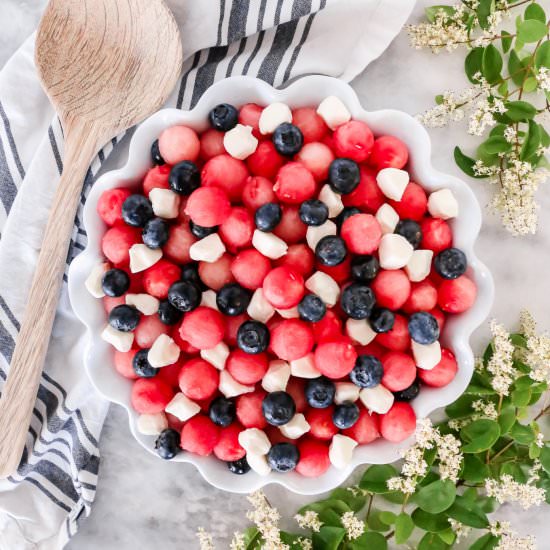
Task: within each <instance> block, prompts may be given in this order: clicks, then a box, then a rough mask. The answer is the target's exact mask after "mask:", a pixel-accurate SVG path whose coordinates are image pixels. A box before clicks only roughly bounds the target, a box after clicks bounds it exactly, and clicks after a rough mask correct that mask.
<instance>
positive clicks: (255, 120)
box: [239, 103, 264, 138]
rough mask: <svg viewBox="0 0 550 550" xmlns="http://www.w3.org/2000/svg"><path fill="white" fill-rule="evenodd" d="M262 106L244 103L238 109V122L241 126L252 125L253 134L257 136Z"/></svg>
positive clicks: (258, 135) (258, 134) (259, 135)
mask: <svg viewBox="0 0 550 550" xmlns="http://www.w3.org/2000/svg"><path fill="white" fill-rule="evenodd" d="M263 110H264V108H263V107H261V106H260V105H256V103H246V104H245V105H243V106H242V107H241V108H240V110H239V124H242V125H243V126H252V128H253V134H254V135H255V136H256V137H257V138H259V137H261V134H260V116H261V114H262V111H263Z"/></svg>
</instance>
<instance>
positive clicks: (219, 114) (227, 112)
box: [208, 103, 239, 132]
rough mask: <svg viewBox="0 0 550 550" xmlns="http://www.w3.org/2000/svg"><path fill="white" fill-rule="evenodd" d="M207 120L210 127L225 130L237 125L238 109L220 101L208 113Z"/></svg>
mask: <svg viewBox="0 0 550 550" xmlns="http://www.w3.org/2000/svg"><path fill="white" fill-rule="evenodd" d="M208 120H209V121H210V126H212V128H214V129H216V130H220V131H221V132H227V131H229V130H231V128H235V126H237V122H239V111H237V109H236V108H235V107H233V105H229V103H220V104H219V105H216V106H215V107H214V108H213V109H212V110H211V111H210V112H209V113H208Z"/></svg>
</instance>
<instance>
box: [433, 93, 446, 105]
mask: <svg viewBox="0 0 550 550" xmlns="http://www.w3.org/2000/svg"><path fill="white" fill-rule="evenodd" d="M444 100H445V99H444V97H443V96H442V95H441V94H438V95H436V96H435V103H436V105H441V104H442V103H443V101H444Z"/></svg>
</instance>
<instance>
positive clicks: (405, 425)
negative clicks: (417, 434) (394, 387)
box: [380, 402, 416, 443]
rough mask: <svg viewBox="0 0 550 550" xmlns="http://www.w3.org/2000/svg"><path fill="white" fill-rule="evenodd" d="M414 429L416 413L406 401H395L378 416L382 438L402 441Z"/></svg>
mask: <svg viewBox="0 0 550 550" xmlns="http://www.w3.org/2000/svg"><path fill="white" fill-rule="evenodd" d="M415 429H416V414H415V413H414V410H413V408H412V407H411V406H410V405H409V404H408V403H404V402H396V403H394V404H393V406H392V408H391V409H390V410H389V411H388V412H387V413H386V414H384V415H382V416H381V417H380V433H381V435H382V437H383V438H384V439H386V440H387V441H391V442H392V443H400V442H401V441H404V440H405V439H407V438H408V437H410V436H411V435H412V434H413V433H414V430H415Z"/></svg>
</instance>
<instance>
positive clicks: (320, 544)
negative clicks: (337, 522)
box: [311, 525, 346, 550]
mask: <svg viewBox="0 0 550 550" xmlns="http://www.w3.org/2000/svg"><path fill="white" fill-rule="evenodd" d="M345 536H346V530H345V529H343V528H342V527H330V526H326V525H323V526H322V527H321V529H320V530H319V531H318V532H317V533H313V535H312V537H311V540H312V542H313V548H314V549H315V550H338V547H339V546H340V544H341V543H342V541H343V540H344V537H345Z"/></svg>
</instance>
